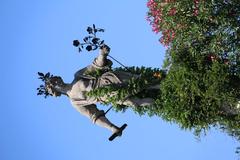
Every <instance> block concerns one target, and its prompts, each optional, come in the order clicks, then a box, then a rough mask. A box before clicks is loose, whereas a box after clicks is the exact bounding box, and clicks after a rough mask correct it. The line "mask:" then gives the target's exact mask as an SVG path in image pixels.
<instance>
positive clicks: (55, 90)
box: [45, 76, 64, 97]
mask: <svg viewBox="0 0 240 160" xmlns="http://www.w3.org/2000/svg"><path fill="white" fill-rule="evenodd" d="M63 84H64V82H63V80H62V78H61V77H59V76H54V77H52V78H51V79H50V81H49V82H48V83H47V84H46V85H45V86H46V89H47V91H48V93H49V94H50V95H52V96H55V97H59V96H61V87H62V86H63Z"/></svg>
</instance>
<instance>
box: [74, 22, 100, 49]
mask: <svg viewBox="0 0 240 160" xmlns="http://www.w3.org/2000/svg"><path fill="white" fill-rule="evenodd" d="M87 32H88V35H87V36H86V37H84V38H83V42H82V43H81V42H80V41H79V40H74V41H73V46H75V47H77V48H78V51H79V52H81V51H82V50H83V49H84V48H85V49H86V50H87V51H94V50H96V49H98V48H102V47H103V46H104V45H105V44H104V40H101V39H100V38H98V37H97V33H98V32H104V29H102V28H96V26H95V25H94V24H93V26H92V27H87Z"/></svg>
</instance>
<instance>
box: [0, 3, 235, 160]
mask: <svg viewBox="0 0 240 160" xmlns="http://www.w3.org/2000/svg"><path fill="white" fill-rule="evenodd" d="M146 12H147V8H146V0H132V1H129V0H121V1H110V0H85V1H84V0H1V1H0V21H1V24H0V46H1V47H0V50H1V63H0V65H1V67H0V71H1V72H0V73H1V78H0V82H1V93H0V94H1V102H0V104H1V105H0V106H1V111H0V129H1V130H0V159H1V160H99V159H101V160H122V159H138V160H149V159H152V160H155V159H158V160H160V159H161V160H166V159H167V160H179V159H182V160H203V159H205V160H212V159H217V160H233V159H236V155H235V153H234V151H235V148H236V147H237V145H238V143H237V142H236V141H234V140H233V139H232V138H230V137H228V136H227V135H226V134H224V133H220V132H219V131H216V130H214V129H213V130H211V131H210V132H208V134H207V136H203V137H202V138H201V141H198V140H197V139H195V137H194V136H193V134H192V133H191V131H183V130H181V129H180V128H179V127H178V126H177V125H175V124H169V123H166V122H164V121H162V120H161V119H160V118H158V117H151V118H149V117H147V116H142V117H140V116H138V115H136V114H134V113H133V112H132V111H131V110H128V111H127V112H126V113H115V112H110V113H109V114H108V117H109V119H111V120H112V121H113V122H114V123H116V124H118V125H121V124H123V123H128V127H127V129H126V130H125V132H124V134H123V136H122V137H121V138H118V139H116V140H115V141H113V142H109V141H108V140H107V139H108V137H109V136H110V134H111V133H110V132H109V131H107V130H106V129H103V128H100V127H98V126H95V125H93V124H91V122H90V121H89V120H88V119H87V118H85V117H83V116H81V115H80V114H79V113H78V112H77V111H75V110H74V108H73V107H72V106H71V104H70V103H69V101H68V99H67V98H66V97H60V98H51V97H50V98H48V99H44V98H43V97H38V96H36V88H37V87H38V85H39V84H40V81H39V80H38V79H37V74H36V73H37V72H38V71H42V72H47V71H50V72H51V73H53V74H55V75H61V76H62V77H63V79H64V80H65V81H66V82H70V81H71V80H72V79H73V74H74V73H75V72H76V71H77V70H78V69H80V68H82V67H84V66H86V65H87V64H89V63H91V61H92V59H93V58H94V56H96V53H92V54H89V53H86V52H84V53H81V54H78V52H77V50H76V48H74V47H73V46H72V40H74V39H80V38H82V37H84V36H85V34H86V32H85V28H86V27H87V26H88V25H91V24H93V23H95V24H96V25H97V26H99V27H103V28H105V29H106V32H105V33H104V34H103V35H102V36H103V38H104V39H105V41H106V43H107V44H109V46H110V47H111V55H112V56H114V57H115V58H117V59H118V60H119V61H121V62H122V63H124V64H125V65H128V66H132V65H137V66H141V65H144V66H151V67H161V65H162V62H163V59H164V52H165V50H164V48H163V47H162V46H161V45H160V44H159V42H158V37H159V36H158V35H155V34H154V33H153V32H152V31H151V27H150V26H149V24H148V22H146V20H145V15H146ZM115 66H118V65H115ZM99 107H100V108H102V109H106V107H104V106H99Z"/></svg>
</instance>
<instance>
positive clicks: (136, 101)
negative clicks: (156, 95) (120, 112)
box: [122, 98, 154, 107]
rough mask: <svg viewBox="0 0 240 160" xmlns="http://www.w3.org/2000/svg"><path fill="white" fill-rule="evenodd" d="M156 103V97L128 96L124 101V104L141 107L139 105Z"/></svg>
mask: <svg viewBox="0 0 240 160" xmlns="http://www.w3.org/2000/svg"><path fill="white" fill-rule="evenodd" d="M153 103H154V99H152V98H142V99H140V98H128V99H126V100H125V101H124V102H122V104H123V105H126V106H132V107H139V106H149V105H152V104H153Z"/></svg>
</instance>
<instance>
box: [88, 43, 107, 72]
mask: <svg viewBox="0 0 240 160" xmlns="http://www.w3.org/2000/svg"><path fill="white" fill-rule="evenodd" d="M109 52H110V48H109V47H108V46H107V45H104V46H103V47H102V48H101V49H100V51H99V55H98V57H96V58H95V59H94V61H93V63H92V67H93V68H96V69H106V68H107V67H108V68H109V67H111V66H112V61H111V60H109V59H107V56H108V54H109Z"/></svg>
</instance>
